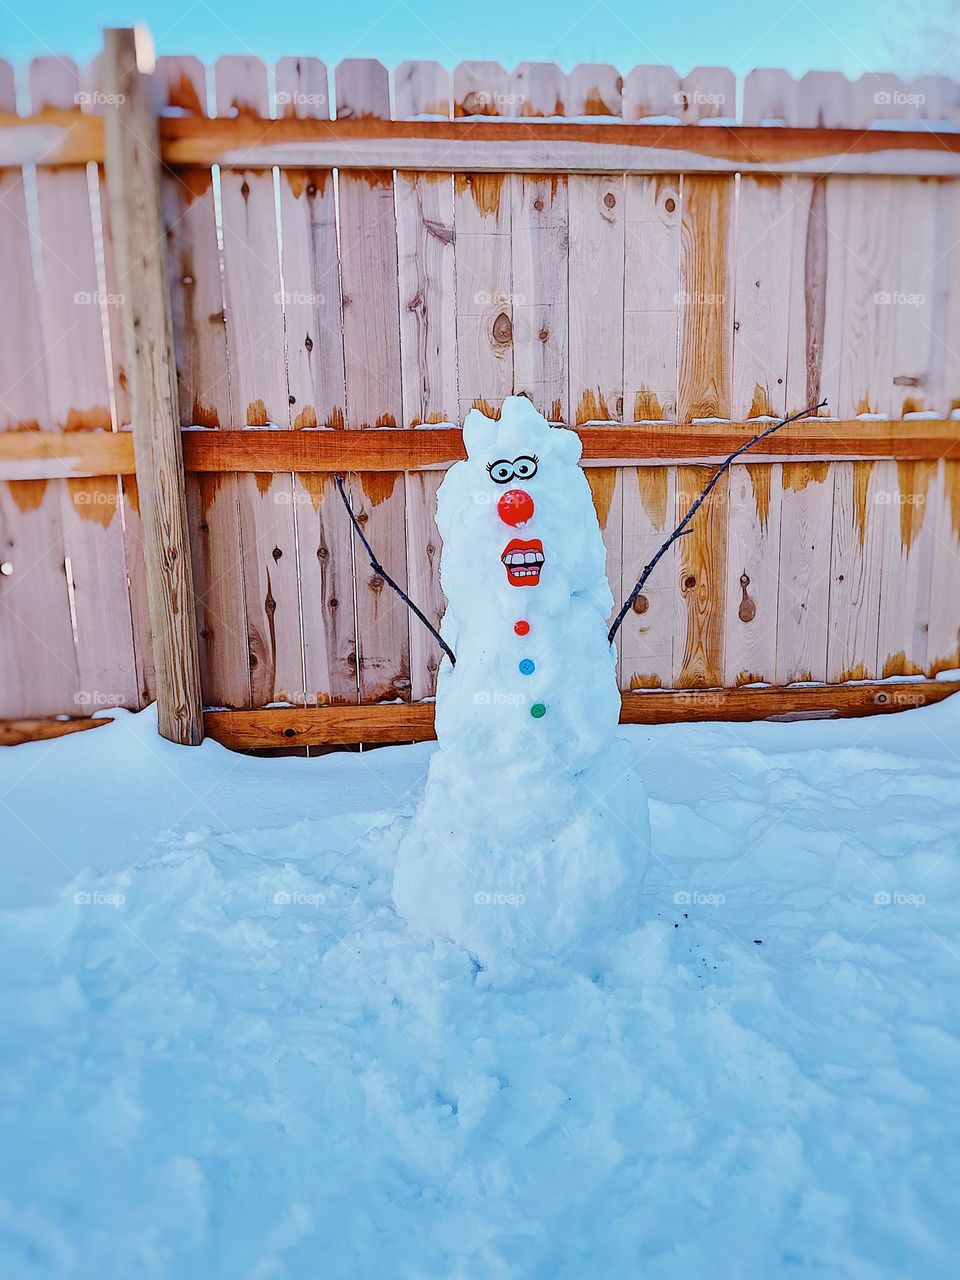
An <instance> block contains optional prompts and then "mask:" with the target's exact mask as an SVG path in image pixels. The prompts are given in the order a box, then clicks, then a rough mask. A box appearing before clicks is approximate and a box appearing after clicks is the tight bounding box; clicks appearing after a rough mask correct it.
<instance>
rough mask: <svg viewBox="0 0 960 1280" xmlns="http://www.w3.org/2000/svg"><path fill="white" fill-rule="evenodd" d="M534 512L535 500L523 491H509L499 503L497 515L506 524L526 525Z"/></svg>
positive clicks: (514, 525)
mask: <svg viewBox="0 0 960 1280" xmlns="http://www.w3.org/2000/svg"><path fill="white" fill-rule="evenodd" d="M533 512H534V506H533V499H532V498H531V497H530V495H529V493H525V492H524V491H523V489H508V490H507V492H506V493H505V494H504V495H503V497H502V498H501V499H500V501H499V502H498V503H497V515H498V516H499V517H500V519H501V520H502V521H503V523H504V524H509V525H512V526H513V527H514V528H516V527H517V525H521V524H526V523H527V521H528V520H529V519H531V518H532V516H533Z"/></svg>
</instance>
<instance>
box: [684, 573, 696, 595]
mask: <svg viewBox="0 0 960 1280" xmlns="http://www.w3.org/2000/svg"><path fill="white" fill-rule="evenodd" d="M696 585H697V579H696V577H695V576H694V574H692V573H688V574H687V576H686V577H685V578H684V580H683V589H684V591H692V590H693V588H694V587H695V586H696Z"/></svg>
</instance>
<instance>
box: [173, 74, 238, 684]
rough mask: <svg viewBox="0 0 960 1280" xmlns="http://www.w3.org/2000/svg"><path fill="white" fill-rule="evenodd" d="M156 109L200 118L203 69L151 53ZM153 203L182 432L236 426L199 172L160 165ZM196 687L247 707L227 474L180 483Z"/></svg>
mask: <svg viewBox="0 0 960 1280" xmlns="http://www.w3.org/2000/svg"><path fill="white" fill-rule="evenodd" d="M154 91H155V96H156V103H157V110H158V111H160V112H167V111H171V112H184V113H194V114H196V113H199V114H206V84H205V72H204V67H203V64H202V63H201V62H200V61H199V60H198V59H197V58H183V57H169V58H168V57H161V58H158V59H157V68H156V71H155V72H154ZM161 186H162V190H161V201H162V206H163V215H164V222H165V224H166V242H167V278H168V280H169V282H170V293H171V308H172V319H173V342H174V351H175V353H176V362H177V383H178V387H179V398H180V423H181V425H182V426H203V427H208V428H214V429H216V430H218V431H219V429H220V428H222V427H227V426H229V425H230V424H231V423H233V424H234V425H235V426H236V427H237V428H239V427H241V426H242V424H243V417H242V416H241V414H240V411H239V408H238V406H237V403H236V398H235V396H234V395H233V390H234V389H233V386H232V383H231V379H230V370H229V362H228V352H227V333H226V325H225V320H224V299H223V290H222V285H221V274H220V250H219V248H218V245H217V239H218V231H217V215H216V208H215V201H214V189H213V174H212V173H211V171H210V169H209V168H201V167H197V168H188V169H180V170H178V171H177V172H176V173H174V172H173V171H171V170H170V169H165V170H164V172H163V176H162V179H161ZM185 492H186V501H187V519H188V522H189V527H190V547H191V552H192V560H193V579H194V594H195V599H196V613H197V633H198V637H199V651H200V684H201V688H202V691H203V699H204V705H206V706H215V707H249V706H250V705H251V695H250V658H249V652H250V645H249V639H248V635H247V613H246V601H245V597H244V585H243V556H242V541H241V534H240V496H239V495H240V485H239V478H238V477H237V475H236V474H235V473H231V472H227V473H225V474H220V475H216V476H214V475H211V476H197V475H193V474H190V473H188V475H187V477H186V485H185Z"/></svg>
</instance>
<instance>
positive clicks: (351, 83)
mask: <svg viewBox="0 0 960 1280" xmlns="http://www.w3.org/2000/svg"><path fill="white" fill-rule="evenodd" d="M336 92H337V116H338V118H341V119H342V118H364V117H375V118H378V119H387V118H389V115H390V85H389V79H388V76H387V72H386V69H385V68H384V67H383V65H382V64H381V63H379V62H376V61H375V60H373V59H348V60H347V61H346V62H342V63H340V65H339V66H338V67H337V71H336ZM339 183H340V185H339V192H340V269H341V279H342V283H343V309H344V317H343V325H344V327H343V342H344V358H345V362H346V387H347V426H348V427H373V426H391V427H395V426H396V425H397V423H398V422H399V421H400V420H401V417H402V413H403V392H402V384H401V374H400V367H401V366H400V317H399V301H398V299H399V282H398V260H397V223H396V217H395V213H394V180H393V174H392V172H391V171H390V170H389V169H385V170H377V171H370V172H368V173H365V174H354V173H341V174H340V178H339ZM348 487H349V493H350V498H351V501H352V503H353V509H354V511H355V513H356V515H357V519H358V520H359V521H360V523H361V525H362V526H363V528H364V531H365V533H366V535H367V537H369V539H370V541H371V543H372V544H373V545H374V546H375V547H376V548H377V551H378V554H379V555H381V556H382V557H383V561H382V562H383V566H384V568H385V569H386V570H387V572H388V573H389V574H390V576H391V577H392V578H394V580H395V581H397V582H400V583H403V582H406V580H407V553H406V528H405V526H406V515H405V511H406V495H405V485H404V477H403V475H402V474H401V472H399V471H393V472H382V473H380V474H378V475H377V474H372V475H371V474H368V475H364V474H360V475H359V476H357V477H356V478H355V479H353V478H352V479H351V481H350V483H349V486H348ZM354 563H355V565H356V607H357V643H358V647H359V654H360V659H359V679H360V699H361V701H363V702H380V701H385V700H388V699H394V698H400V699H402V700H404V701H409V698H410V630H409V620H408V614H407V609H406V606H405V605H404V604H403V603H402V601H400V600H399V599H398V598H397V596H396V595H395V594H394V592H393V591H391V590H390V589H389V587H387V586H386V584H385V583H384V581H383V579H382V578H381V577H380V575H379V574H377V573H374V571H373V569H372V568H371V567H370V565H369V562H368V558H367V556H366V554H365V552H364V551H363V548H362V546H361V545H360V544H359V542H355V544H354Z"/></svg>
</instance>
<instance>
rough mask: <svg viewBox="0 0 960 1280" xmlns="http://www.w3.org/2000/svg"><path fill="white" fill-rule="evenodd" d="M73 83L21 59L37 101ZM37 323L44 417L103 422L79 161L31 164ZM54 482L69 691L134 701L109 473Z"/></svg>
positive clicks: (92, 247)
mask: <svg viewBox="0 0 960 1280" xmlns="http://www.w3.org/2000/svg"><path fill="white" fill-rule="evenodd" d="M79 92H80V77H79V72H78V70H77V68H76V66H75V65H74V64H73V63H72V62H70V61H69V60H67V59H63V58H38V59H36V60H34V62H32V63H31V65H30V95H31V100H32V102H33V105H34V106H35V107H37V108H42V107H46V106H55V107H59V108H68V107H69V105H70V104H72V103H73V102H74V101H75V99H76V96H77V95H78V94H79ZM37 202H38V213H39V252H40V262H41V269H42V279H43V291H42V293H41V327H42V332H43V344H44V369H45V377H46V383H47V388H48V396H49V404H50V411H51V418H52V421H53V422H54V423H55V424H56V425H57V426H58V427H59V428H60V429H61V430H66V431H110V430H112V428H113V420H112V415H111V409H110V387H109V381H108V376H107V358H106V351H105V347H104V310H105V308H106V307H107V306H109V305H110V304H111V301H112V302H113V303H114V305H115V304H116V302H117V299H113V300H111V299H110V298H108V297H107V296H106V289H105V280H103V279H102V277H101V275H100V272H99V270H98V263H97V249H96V242H95V238H94V226H93V217H92V210H91V192H90V187H89V184H88V179H87V174H86V173H85V172H84V171H83V170H82V169H63V170H53V169H40V170H38V172H37ZM58 488H59V490H60V500H61V514H62V521H63V545H62V550H63V553H64V554H65V556H66V557H67V559H68V561H69V565H70V573H69V586H70V590H71V592H72V602H73V612H74V616H75V619H76V638H77V663H78V668H79V690H78V694H77V696H78V697H83V698H86V699H88V700H89V701H88V703H87V705H104V706H110V705H116V706H125V707H131V708H137V707H139V705H140V691H139V683H138V679H137V665H136V650H135V645H134V636H133V619H132V614H131V607H130V598H129V592H128V587H127V566H126V550H125V547H124V537H123V519H122V516H121V514H120V512H121V507H122V494H121V491H120V486H119V483H118V481H117V480H116V478H115V477H112V476H110V477H102V478H98V479H92V480H87V479H71V480H68V481H67V483H66V485H65V486H58Z"/></svg>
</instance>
